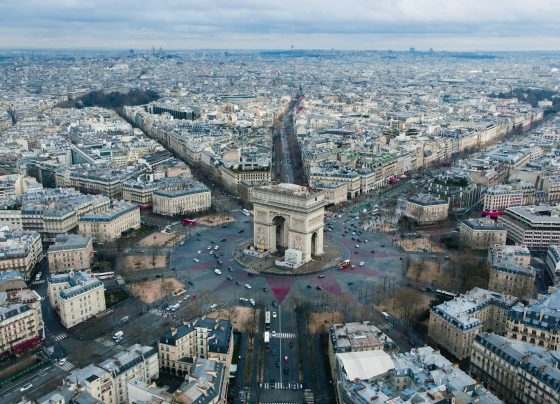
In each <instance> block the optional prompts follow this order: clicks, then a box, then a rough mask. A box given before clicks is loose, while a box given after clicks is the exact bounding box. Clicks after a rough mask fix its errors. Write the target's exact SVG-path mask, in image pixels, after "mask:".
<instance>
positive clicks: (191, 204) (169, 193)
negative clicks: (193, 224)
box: [153, 181, 212, 216]
mask: <svg viewBox="0 0 560 404" xmlns="http://www.w3.org/2000/svg"><path fill="white" fill-rule="evenodd" d="M211 204H212V200H211V195H210V190H209V189H208V188H207V187H206V186H205V185H203V184H201V183H199V182H196V181H189V182H188V184H185V187H184V188H182V189H177V190H161V191H156V192H154V195H153V212H154V213H157V214H160V215H164V216H175V215H179V214H186V213H194V212H201V211H205V210H207V209H209V208H210V206H211Z"/></svg>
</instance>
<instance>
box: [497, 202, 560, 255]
mask: <svg viewBox="0 0 560 404" xmlns="http://www.w3.org/2000/svg"><path fill="white" fill-rule="evenodd" d="M498 223H501V224H502V225H503V226H504V227H505V228H506V230H507V236H508V239H509V240H511V241H512V242H513V243H515V244H519V245H525V246H527V247H528V248H529V250H530V251H531V252H532V253H535V254H542V255H544V254H546V252H547V250H548V247H549V246H550V245H551V244H559V243H560V210H559V208H558V207H554V206H548V205H536V206H535V205H533V206H519V207H515V208H507V209H506V210H505V211H504V213H503V215H502V216H500V217H498Z"/></svg>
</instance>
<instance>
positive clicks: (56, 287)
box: [47, 271, 106, 328]
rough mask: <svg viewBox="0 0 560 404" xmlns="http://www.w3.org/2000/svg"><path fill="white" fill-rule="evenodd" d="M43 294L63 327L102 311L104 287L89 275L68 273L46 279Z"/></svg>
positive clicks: (104, 307) (103, 308)
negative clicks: (44, 292) (45, 292)
mask: <svg viewBox="0 0 560 404" xmlns="http://www.w3.org/2000/svg"><path fill="white" fill-rule="evenodd" d="M47 294H48V296H49V303H50V304H51V307H52V308H53V309H54V310H55V312H56V313H57V314H58V316H59V317H60V322H61V323H62V325H63V326H64V327H66V328H70V327H73V326H75V325H76V324H80V323H81V322H84V321H86V320H88V319H89V318H91V317H93V316H95V315H96V314H98V313H101V312H102V311H105V309H106V305H105V286H104V285H103V282H101V281H100V280H98V279H97V278H96V277H95V276H94V275H92V274H91V273H89V272H74V271H70V272H68V273H63V274H55V275H51V276H49V278H48V286H47Z"/></svg>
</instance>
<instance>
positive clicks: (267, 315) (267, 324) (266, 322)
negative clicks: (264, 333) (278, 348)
mask: <svg viewBox="0 0 560 404" xmlns="http://www.w3.org/2000/svg"><path fill="white" fill-rule="evenodd" d="M264 328H266V329H267V330H270V311H268V310H267V311H266V312H265V313H264Z"/></svg>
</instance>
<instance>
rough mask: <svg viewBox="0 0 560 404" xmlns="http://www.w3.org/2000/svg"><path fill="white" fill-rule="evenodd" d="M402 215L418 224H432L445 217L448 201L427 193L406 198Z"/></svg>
mask: <svg viewBox="0 0 560 404" xmlns="http://www.w3.org/2000/svg"><path fill="white" fill-rule="evenodd" d="M404 215H405V216H406V217H407V218H409V219H410V220H412V221H414V222H416V223H418V224H432V223H436V222H440V221H443V220H446V219H447V216H448V215H449V203H448V202H447V201H444V200H441V199H438V198H435V197H433V196H432V195H428V194H418V195H416V196H412V197H410V198H408V199H407V201H406V205H405V211H404Z"/></svg>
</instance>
